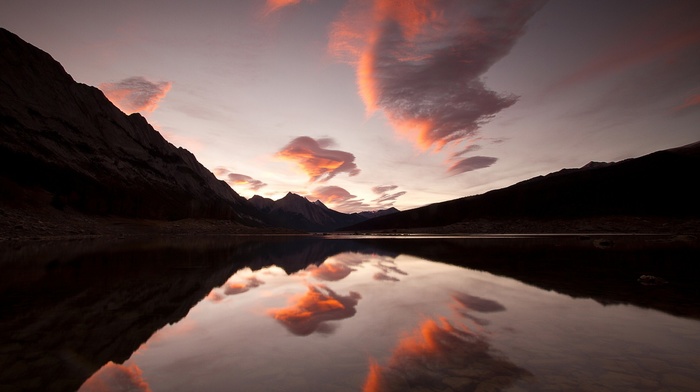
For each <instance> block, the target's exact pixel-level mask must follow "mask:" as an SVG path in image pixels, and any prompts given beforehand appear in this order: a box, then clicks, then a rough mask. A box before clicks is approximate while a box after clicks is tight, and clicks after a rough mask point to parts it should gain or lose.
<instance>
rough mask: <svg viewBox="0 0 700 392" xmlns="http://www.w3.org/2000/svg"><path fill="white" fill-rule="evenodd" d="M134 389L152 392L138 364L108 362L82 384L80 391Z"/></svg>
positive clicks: (140, 391)
mask: <svg viewBox="0 0 700 392" xmlns="http://www.w3.org/2000/svg"><path fill="white" fill-rule="evenodd" d="M98 391H99V392H102V391H134V392H151V387H149V386H148V383H147V382H146V380H144V378H143V372H142V371H141V369H140V368H139V367H138V366H136V365H128V366H126V365H118V364H116V363H114V362H111V361H110V362H107V364H106V365H104V366H102V368H100V370H98V371H97V372H96V373H95V374H93V375H92V376H91V377H90V378H88V379H87V380H86V381H85V382H84V383H83V385H81V386H80V389H78V392H98Z"/></svg>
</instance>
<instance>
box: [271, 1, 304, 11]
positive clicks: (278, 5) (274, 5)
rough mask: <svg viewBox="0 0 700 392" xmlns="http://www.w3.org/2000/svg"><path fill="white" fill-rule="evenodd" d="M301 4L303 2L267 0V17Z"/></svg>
mask: <svg viewBox="0 0 700 392" xmlns="http://www.w3.org/2000/svg"><path fill="white" fill-rule="evenodd" d="M299 3H301V0H267V1H266V2H265V15H268V14H271V13H273V12H276V11H279V10H281V9H282V8H285V7H289V6H291V5H295V4H299Z"/></svg>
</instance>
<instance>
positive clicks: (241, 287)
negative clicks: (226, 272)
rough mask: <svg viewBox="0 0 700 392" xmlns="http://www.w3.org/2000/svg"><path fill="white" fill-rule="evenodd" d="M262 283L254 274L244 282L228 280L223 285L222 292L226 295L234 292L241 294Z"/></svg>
mask: <svg viewBox="0 0 700 392" xmlns="http://www.w3.org/2000/svg"><path fill="white" fill-rule="evenodd" d="M262 284H265V282H263V281H262V280H260V279H258V278H256V277H255V276H251V277H249V278H248V279H246V281H245V282H228V283H226V285H225V286H224V293H225V294H226V295H235V294H241V293H245V292H246V291H248V290H250V289H252V288H255V287H258V286H260V285H262Z"/></svg>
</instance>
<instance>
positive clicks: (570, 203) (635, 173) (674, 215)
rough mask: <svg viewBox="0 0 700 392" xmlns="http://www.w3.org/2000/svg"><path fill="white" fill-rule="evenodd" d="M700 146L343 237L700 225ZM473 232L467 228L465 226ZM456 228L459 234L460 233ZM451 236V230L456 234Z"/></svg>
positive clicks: (369, 225)
mask: <svg viewBox="0 0 700 392" xmlns="http://www.w3.org/2000/svg"><path fill="white" fill-rule="evenodd" d="M698 172H700V142H696V143H691V144H688V145H684V146H680V147H675V148H671V149H667V150H661V151H656V152H653V153H650V154H647V155H644V156H642V157H638V158H630V159H625V160H622V161H619V162H612V163H602V164H599V163H593V164H591V163H589V164H587V165H585V166H583V167H581V168H578V169H562V170H560V171H557V172H553V173H549V174H547V175H543V176H537V177H533V178H530V179H527V180H524V181H521V182H519V183H516V184H513V185H511V186H509V187H506V188H501V189H496V190H492V191H489V192H486V193H483V194H480V195H474V196H467V197H463V198H458V199H453V200H448V201H444V202H440V203H434V204H430V205H427V206H423V207H419V208H415V209H411V210H407V211H402V212H400V213H397V214H394V215H391V216H387V217H378V218H375V219H372V220H368V221H365V222H362V223H359V224H357V225H352V226H349V227H346V228H343V229H342V230H348V231H356V230H369V231H373V230H402V229H418V228H438V227H443V228H446V227H449V226H450V225H458V226H459V224H461V225H462V226H465V225H466V224H467V223H469V222H478V221H483V220H492V221H499V220H501V221H503V220H511V221H516V220H530V222H529V224H531V225H533V224H534V225H536V224H537V221H552V222H554V221H560V222H562V221H569V222H574V221H578V222H579V223H582V222H584V221H585V220H587V219H589V220H590V219H595V220H598V221H599V220H601V219H604V218H614V219H618V218H622V217H626V218H632V219H637V220H640V219H641V220H644V219H651V220H653V221H655V222H658V221H662V220H664V219H667V220H668V219H670V220H673V221H680V220H683V219H684V218H693V219H698V218H700V203H697V200H700V190H699V189H698V188H697V187H696V186H694V184H693V181H692V178H693V173H698ZM467 226H468V225H467ZM453 229H455V230H456V229H458V227H454V228H453ZM453 229H445V230H448V231H449V230H453Z"/></svg>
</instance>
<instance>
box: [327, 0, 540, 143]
mask: <svg viewBox="0 0 700 392" xmlns="http://www.w3.org/2000/svg"><path fill="white" fill-rule="evenodd" d="M542 4H543V2H542V1H529V0H513V1H506V0H502V1H491V2H478V3H477V2H466V1H461V0H453V1H449V0H448V1H432V0H416V1H411V2H399V1H391V0H375V1H373V2H366V1H365V2H363V1H359V0H358V1H353V2H351V3H350V5H348V6H347V7H346V9H345V10H344V11H343V12H342V13H341V17H340V19H339V20H337V21H336V22H335V23H334V24H333V26H332V31H331V39H330V42H329V51H330V53H331V54H333V55H335V56H336V57H337V58H338V59H340V60H342V61H348V62H351V63H352V64H354V65H355V67H356V74H357V84H358V89H359V94H360V96H361V97H362V99H363V101H364V103H365V107H366V108H367V111H368V112H369V113H372V112H374V111H376V110H382V111H383V112H384V114H385V115H386V116H387V118H388V119H389V121H390V122H391V124H392V125H393V126H394V128H395V129H397V130H398V131H399V132H400V133H403V134H406V135H409V136H410V137H412V138H413V139H414V141H415V143H416V144H417V145H418V146H420V147H421V148H423V149H428V148H431V147H434V148H435V149H436V150H439V149H440V148H442V147H443V146H444V145H445V144H448V143H451V142H459V141H462V140H464V139H465V138H469V137H472V136H473V135H474V134H475V133H476V132H477V131H478V130H479V129H480V127H481V126H482V125H483V124H485V123H486V122H488V121H489V120H490V119H491V118H492V117H493V116H495V115H496V114H497V113H498V112H500V111H501V110H503V109H505V108H508V107H510V106H511V105H513V104H514V103H515V102H516V101H517V97H516V96H515V95H512V94H499V93H497V92H494V91H492V90H490V89H488V88H487V87H486V86H485V84H484V83H483V81H482V80H481V77H482V75H483V74H484V73H486V71H488V69H489V68H490V67H491V66H492V65H493V64H494V63H495V62H496V61H498V60H499V59H501V58H502V57H504V56H505V55H506V54H508V52H509V51H510V49H511V48H512V47H513V45H514V44H515V42H516V41H517V40H518V38H519V37H520V36H521V35H522V34H523V33H524V31H525V25H526V23H527V22H528V20H529V19H530V18H531V17H532V16H533V15H534V14H535V13H536V12H537V11H538V10H539V8H540V7H541V6H542Z"/></svg>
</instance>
